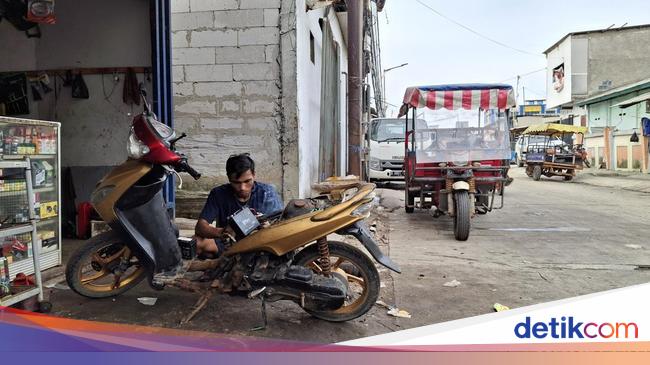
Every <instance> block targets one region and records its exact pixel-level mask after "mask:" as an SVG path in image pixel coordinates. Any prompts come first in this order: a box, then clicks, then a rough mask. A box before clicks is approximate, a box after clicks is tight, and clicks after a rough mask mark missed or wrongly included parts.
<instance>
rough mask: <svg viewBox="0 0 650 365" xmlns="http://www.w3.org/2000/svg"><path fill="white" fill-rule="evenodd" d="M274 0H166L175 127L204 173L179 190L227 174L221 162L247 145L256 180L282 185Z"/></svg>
mask: <svg viewBox="0 0 650 365" xmlns="http://www.w3.org/2000/svg"><path fill="white" fill-rule="evenodd" d="M280 7H281V3H280V0H172V47H173V50H172V64H173V80H174V118H175V128H176V130H177V131H178V132H179V133H180V132H186V133H187V134H188V137H187V138H185V139H184V140H182V141H181V142H179V149H180V150H182V151H183V152H185V153H186V154H187V155H188V157H189V160H190V163H191V164H192V165H193V166H194V167H195V168H196V169H197V170H198V171H200V172H201V173H202V174H203V176H204V177H202V178H201V179H200V180H199V181H197V182H194V181H193V180H192V179H191V178H189V176H184V178H183V180H184V184H185V187H184V190H185V191H181V192H180V193H179V197H181V198H182V196H183V194H190V195H191V193H192V192H193V191H194V192H203V193H205V192H207V191H209V189H210V188H212V187H213V186H215V185H217V184H220V183H223V182H226V181H227V179H226V176H225V162H226V159H227V158H228V156H230V155H231V154H234V153H241V152H249V153H250V154H251V156H252V157H253V159H254V160H255V162H256V163H257V176H258V179H259V180H260V181H264V182H269V183H272V184H274V185H275V186H276V187H277V188H278V190H280V191H282V187H283V164H282V157H281V151H280V142H279V140H280V139H281V136H280V130H281V129H282V128H281V123H282V119H283V118H282V115H281V110H282V102H281V95H282V90H281V88H282V81H281V70H280V65H281V62H280Z"/></svg>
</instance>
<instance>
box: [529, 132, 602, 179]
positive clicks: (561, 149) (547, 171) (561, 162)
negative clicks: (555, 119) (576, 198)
mask: <svg viewBox="0 0 650 365" xmlns="http://www.w3.org/2000/svg"><path fill="white" fill-rule="evenodd" d="M585 132H587V127H579V126H573V125H566V124H557V123H547V124H538V125H532V126H530V127H528V128H527V129H526V130H525V131H524V133H523V135H525V136H529V138H531V140H532V139H534V140H535V141H536V142H535V143H529V144H528V147H527V150H526V174H527V175H528V176H529V177H531V178H533V180H535V181H539V180H540V179H541V177H542V175H543V176H546V177H552V176H563V177H564V180H567V181H568V180H571V179H573V177H574V176H575V175H576V171H577V170H582V165H583V164H587V166H588V164H589V162H588V161H587V153H586V151H585V149H584V148H583V146H582V144H573V143H566V142H565V141H567V140H571V141H572V140H573V139H572V138H566V137H567V136H573V135H575V134H582V135H583V136H584V133H585ZM558 141H560V142H561V143H558Z"/></svg>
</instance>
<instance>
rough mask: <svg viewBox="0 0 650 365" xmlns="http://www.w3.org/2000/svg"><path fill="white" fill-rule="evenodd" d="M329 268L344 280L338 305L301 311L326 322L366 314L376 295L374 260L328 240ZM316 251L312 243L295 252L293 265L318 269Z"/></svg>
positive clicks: (377, 284) (377, 279)
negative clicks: (344, 294) (343, 295)
mask: <svg viewBox="0 0 650 365" xmlns="http://www.w3.org/2000/svg"><path fill="white" fill-rule="evenodd" d="M328 245H329V251H330V261H331V263H332V269H331V270H332V272H336V273H338V274H340V275H341V276H344V277H345V278H347V280H348V297H347V298H346V300H345V303H344V304H343V306H342V307H341V308H338V309H336V310H328V311H314V310H307V309H305V311H306V312H307V313H309V314H311V315H312V316H314V317H316V318H320V319H324V320H326V321H330V322H345V321H349V320H352V319H355V318H358V317H360V316H362V315H364V314H366V313H367V312H368V311H369V310H370V309H371V308H372V306H374V305H375V302H376V301H377V298H378V297H379V281H380V280H379V272H378V271H377V268H376V267H375V264H374V263H373V262H372V261H371V260H370V258H368V256H366V255H365V254H364V253H363V252H362V251H360V250H359V249H357V248H354V247H352V246H350V245H348V244H346V243H343V242H337V241H328ZM319 259H320V255H319V253H318V248H317V247H316V245H311V246H307V247H306V248H305V249H303V250H302V251H300V252H298V254H297V255H296V257H295V258H294V261H293V262H294V265H300V266H306V267H309V268H311V269H312V270H313V271H314V272H316V273H320V272H322V270H321V268H320V265H319V263H318V261H319Z"/></svg>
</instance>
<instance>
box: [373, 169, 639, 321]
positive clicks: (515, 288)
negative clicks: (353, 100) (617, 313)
mask: <svg viewBox="0 0 650 365" xmlns="http://www.w3.org/2000/svg"><path fill="white" fill-rule="evenodd" d="M522 170H523V169H515V170H514V171H511V176H513V177H514V178H515V181H514V183H513V184H512V185H511V186H510V187H509V188H508V190H507V192H506V202H505V208H504V209H503V210H500V211H494V212H492V213H489V214H487V215H485V216H478V217H477V218H475V219H474V220H473V221H472V232H471V235H470V239H469V240H468V241H466V242H458V241H454V240H453V232H452V229H453V226H452V222H451V219H449V218H447V217H441V218H439V219H434V218H432V217H431V216H430V215H428V214H427V213H424V212H421V213H415V214H413V215H406V214H403V213H402V210H401V209H400V210H398V211H396V212H395V213H393V214H391V215H390V219H389V224H390V226H391V228H392V229H393V231H392V232H391V235H390V246H391V256H392V257H393V259H395V260H396V261H397V262H400V263H402V265H403V266H404V268H405V270H404V273H403V274H402V275H399V276H395V297H396V298H397V304H398V305H399V306H400V307H404V308H405V309H406V310H410V311H411V312H412V313H413V315H414V318H413V319H412V320H411V322H417V323H418V324H424V323H437V322H441V321H446V320H452V319H458V318H463V317H468V316H472V315H479V314H484V313H488V312H490V311H492V306H493V305H494V304H495V303H500V304H504V305H507V306H509V307H511V308H514V307H521V306H525V305H531V304H536V303H541V302H546V301H551V300H556V299H562V298H568V297H572V296H577V295H582V294H588V293H593V292H597V291H603V290H608V289H613V288H619V287H624V286H628V285H633V284H639V283H645V282H648V281H650V271H648V270H635V269H636V267H637V265H648V264H650V240H649V237H650V226H648V224H649V222H650V221H649V220H648V218H649V217H650V194H643V193H637V192H631V191H622V190H614V189H610V188H602V187H595V186H588V185H583V184H578V183H569V182H564V181H562V180H559V179H558V178H554V179H545V178H543V179H542V181H539V182H536V181H533V180H532V179H529V178H528V177H526V176H525V174H523V171H522ZM556 179H558V180H556ZM384 195H385V196H396V197H399V198H401V197H403V192H401V191H390V192H386V193H385V194H384ZM626 245H643V246H645V247H642V248H630V247H627V246H626ZM631 247H636V246H631ZM452 280H457V281H460V282H461V285H460V286H458V287H453V288H450V287H443V284H444V283H446V282H449V281H452ZM404 322H405V320H403V321H402V323H404ZM409 323H410V322H409Z"/></svg>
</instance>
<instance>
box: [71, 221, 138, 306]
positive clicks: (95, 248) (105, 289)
mask: <svg viewBox="0 0 650 365" xmlns="http://www.w3.org/2000/svg"><path fill="white" fill-rule="evenodd" d="M123 247H124V243H123V242H122V240H121V239H120V238H119V237H118V236H117V235H116V234H115V233H113V232H112V231H109V232H105V233H102V234H99V235H97V236H95V237H92V238H90V239H89V240H88V241H86V243H85V244H84V245H83V246H81V247H79V248H78V249H77V250H76V251H75V252H74V253H73V254H72V256H70V259H69V260H68V264H67V265H66V270H65V279H66V282H67V283H68V286H69V287H70V289H72V290H73V291H74V292H75V293H77V294H79V295H82V296H84V297H87V298H93V299H99V298H109V297H114V296H117V295H120V294H122V293H124V292H126V291H128V290H129V289H131V288H133V287H134V286H136V285H138V284H139V283H140V282H141V281H142V280H143V279H144V278H145V277H146V276H147V270H145V268H144V267H142V266H139V267H138V266H137V265H134V266H136V267H135V268H134V270H133V271H132V272H131V273H130V274H129V275H128V276H127V277H126V278H121V280H120V283H119V284H118V287H116V288H115V287H113V286H114V285H113V284H109V283H106V284H93V283H92V282H90V281H86V282H85V281H84V280H82V274H83V270H84V269H85V267H86V266H87V265H86V264H85V263H86V262H87V261H88V260H90V259H92V258H93V255H95V254H98V255H99V256H100V257H101V255H102V254H104V253H103V252H102V251H103V250H109V251H110V252H119V250H121V249H122V248H123ZM90 265H91V268H92V269H94V271H95V272H99V271H97V270H96V269H95V268H94V267H93V264H90ZM108 275H112V274H108ZM102 278H103V277H98V278H97V280H99V279H102ZM87 280H88V279H87Z"/></svg>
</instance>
